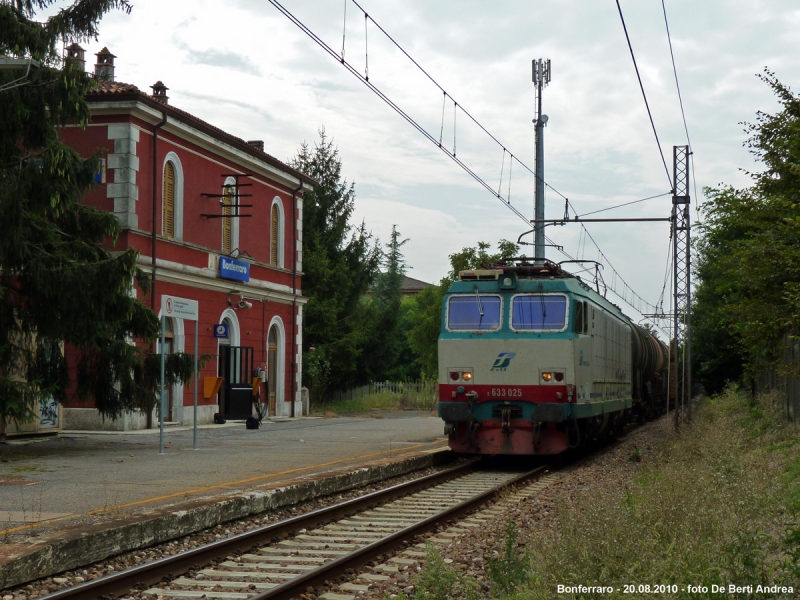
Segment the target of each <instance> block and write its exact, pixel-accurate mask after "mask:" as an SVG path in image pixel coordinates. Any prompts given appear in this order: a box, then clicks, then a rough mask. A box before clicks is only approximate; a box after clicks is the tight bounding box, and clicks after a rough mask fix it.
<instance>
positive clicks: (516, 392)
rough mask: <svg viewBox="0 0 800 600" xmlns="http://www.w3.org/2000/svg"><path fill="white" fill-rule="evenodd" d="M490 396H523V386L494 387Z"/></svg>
mask: <svg viewBox="0 0 800 600" xmlns="http://www.w3.org/2000/svg"><path fill="white" fill-rule="evenodd" d="M489 396H491V397H492V398H522V388H512V387H509V388H505V387H499V388H497V387H493V388H492V389H491V391H490V392H489Z"/></svg>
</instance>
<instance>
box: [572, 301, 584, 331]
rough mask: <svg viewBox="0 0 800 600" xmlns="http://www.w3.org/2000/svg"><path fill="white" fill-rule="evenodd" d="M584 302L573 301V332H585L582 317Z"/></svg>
mask: <svg viewBox="0 0 800 600" xmlns="http://www.w3.org/2000/svg"><path fill="white" fill-rule="evenodd" d="M585 306H586V303H585V302H581V301H580V300H576V301H575V327H574V330H575V333H586V321H585V319H584V317H583V313H584V311H585V310H586V309H585Z"/></svg>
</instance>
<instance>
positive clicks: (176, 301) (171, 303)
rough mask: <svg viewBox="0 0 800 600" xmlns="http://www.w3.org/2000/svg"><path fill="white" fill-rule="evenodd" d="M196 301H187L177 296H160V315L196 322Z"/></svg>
mask: <svg viewBox="0 0 800 600" xmlns="http://www.w3.org/2000/svg"><path fill="white" fill-rule="evenodd" d="M197 313H198V309H197V300H187V299H186V298H178V297H177V296H165V295H162V296H161V314H162V315H164V316H165V317H176V318H178V319H189V320H191V321H197Z"/></svg>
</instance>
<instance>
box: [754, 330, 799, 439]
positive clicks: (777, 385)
mask: <svg viewBox="0 0 800 600" xmlns="http://www.w3.org/2000/svg"><path fill="white" fill-rule="evenodd" d="M782 345H783V350H782V354H781V362H780V365H779V366H778V367H776V368H772V369H768V370H766V371H765V372H764V373H762V374H761V377H759V379H758V381H756V382H755V384H756V385H755V387H756V389H755V391H756V392H757V393H761V392H771V391H777V392H779V394H778V397H779V402H780V403H781V408H782V409H783V412H784V413H785V414H786V418H787V419H788V420H789V421H792V422H793V423H794V426H795V428H797V422H798V418H800V379H798V378H797V377H796V376H793V375H788V374H787V373H798V372H800V341H798V340H797V339H795V336H794V335H790V334H788V333H787V334H786V335H784V336H783V342H782Z"/></svg>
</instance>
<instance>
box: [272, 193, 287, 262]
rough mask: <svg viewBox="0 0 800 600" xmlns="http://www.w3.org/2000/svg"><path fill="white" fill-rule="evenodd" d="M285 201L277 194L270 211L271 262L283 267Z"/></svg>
mask: <svg viewBox="0 0 800 600" xmlns="http://www.w3.org/2000/svg"><path fill="white" fill-rule="evenodd" d="M283 231H284V220H283V202H281V199H280V198H278V197H277V196H276V197H275V198H274V199H273V200H272V210H271V211H270V236H269V264H271V265H273V266H275V267H283Z"/></svg>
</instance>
